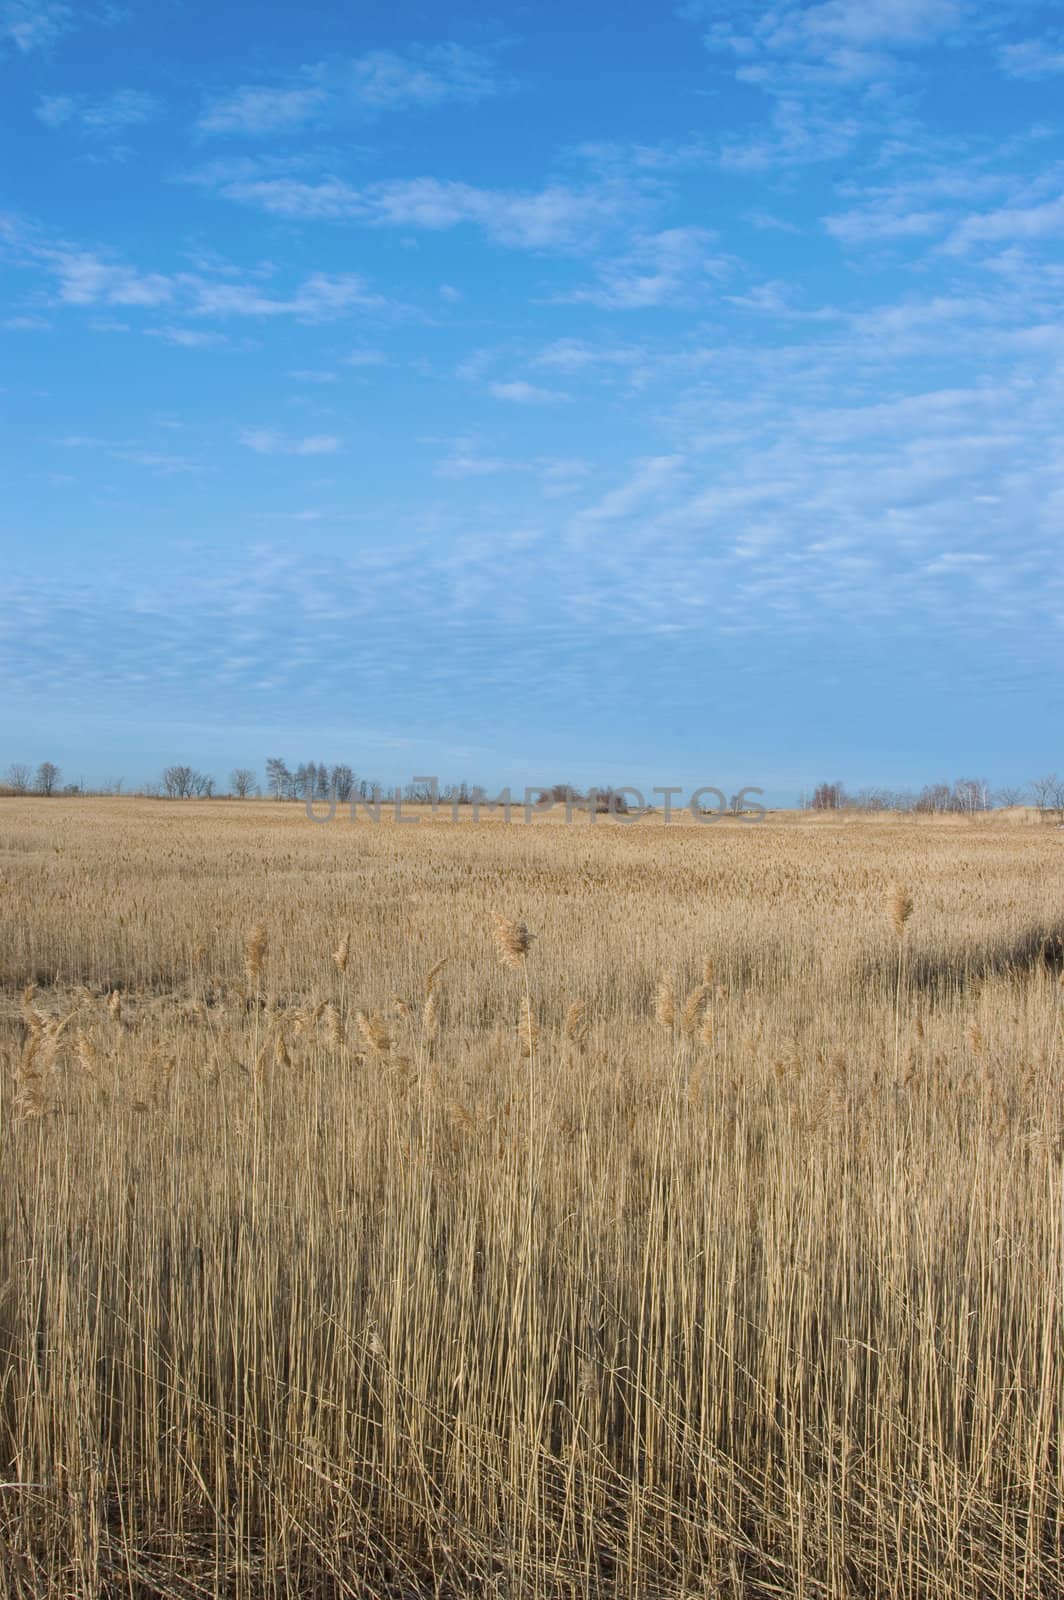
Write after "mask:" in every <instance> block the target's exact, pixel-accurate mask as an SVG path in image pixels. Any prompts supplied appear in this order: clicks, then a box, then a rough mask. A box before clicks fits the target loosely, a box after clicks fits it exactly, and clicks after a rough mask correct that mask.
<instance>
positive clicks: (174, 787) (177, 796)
mask: <svg viewBox="0 0 1064 1600" xmlns="http://www.w3.org/2000/svg"><path fill="white" fill-rule="evenodd" d="M195 778H196V774H195V773H194V772H193V770H192V768H191V767H185V766H173V767H166V768H164V770H163V793H164V794H165V795H166V798H167V799H168V800H188V799H189V798H190V797H191V795H192V794H193V792H194V789H193V784H194V782H195Z"/></svg>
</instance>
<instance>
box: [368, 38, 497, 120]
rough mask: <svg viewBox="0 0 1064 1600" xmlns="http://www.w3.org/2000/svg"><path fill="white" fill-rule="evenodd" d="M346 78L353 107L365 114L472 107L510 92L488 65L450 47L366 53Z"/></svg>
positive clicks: (461, 49) (468, 52) (472, 54)
mask: <svg viewBox="0 0 1064 1600" xmlns="http://www.w3.org/2000/svg"><path fill="white" fill-rule="evenodd" d="M351 79H352V88H353V93H354V98H355V101H356V103H357V104H358V105H360V106H362V107H364V108H365V109H366V110H367V111H371V112H379V111H394V110H398V109H402V108H405V107H411V106H414V107H428V106H437V105H443V104H444V103H446V102H447V101H457V102H460V103H462V102H464V103H472V102H475V101H477V100H484V99H486V98H488V97H489V96H491V95H496V94H499V93H501V92H503V91H504V90H506V89H508V88H511V87H512V83H511V82H510V80H509V79H506V78H504V77H502V76H501V75H500V74H499V72H498V71H497V69H496V67H495V64H494V63H493V62H492V61H490V60H488V59H487V58H486V57H484V56H482V55H478V54H477V53H476V52H475V51H473V50H467V49H465V48H464V47H463V46H462V45H459V44H454V43H448V44H439V45H431V46H429V47H427V48H424V49H416V48H415V49H414V50H412V51H410V52H409V53H407V54H405V55H401V54H399V53H398V52H397V51H394V50H371V51H369V52H368V53H367V54H366V55H364V56H360V57H359V58H358V59H357V60H356V61H353V62H352V63H351Z"/></svg>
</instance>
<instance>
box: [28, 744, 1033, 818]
mask: <svg viewBox="0 0 1064 1600" xmlns="http://www.w3.org/2000/svg"><path fill="white" fill-rule="evenodd" d="M0 789H2V790H3V791H4V792H6V793H8V794H15V795H30V794H35V795H42V796H45V797H50V796H53V795H59V794H64V795H78V794H83V793H88V792H92V793H95V794H121V793H122V792H123V780H122V779H121V778H114V779H111V780H110V781H109V782H107V783H103V784H100V785H98V786H97V787H96V788H95V789H94V790H91V791H89V790H86V789H85V788H84V787H83V786H82V785H81V784H76V783H67V784H64V783H63V781H62V772H61V771H60V769H59V767H58V766H57V765H56V763H55V762H54V761H42V762H40V763H39V764H38V765H37V766H36V767H35V768H34V767H30V766H28V765H27V764H26V763H24V762H21V761H16V762H12V764H11V765H10V766H9V767H8V768H7V771H6V772H5V773H4V775H3V780H2V782H0ZM263 790H265V793H266V794H267V795H269V796H270V797H271V798H272V799H274V800H306V799H308V798H309V799H310V800H317V801H326V802H328V801H331V800H332V799H333V797H334V796H335V798H336V801H337V803H338V804H340V805H347V804H348V803H349V802H350V801H351V800H352V799H356V800H369V799H371V798H372V797H373V796H374V795H375V794H379V796H380V798H381V799H382V800H384V801H386V802H391V801H393V800H395V799H396V798H401V799H403V800H405V801H406V802H408V803H409V804H411V805H418V804H421V805H428V804H430V803H431V804H437V805H441V806H453V805H472V804H473V803H474V802H475V801H480V802H481V803H486V802H487V801H488V800H489V799H490V796H489V795H488V793H487V791H486V790H485V789H483V788H482V787H480V786H479V785H471V784H469V783H467V782H465V781H464V780H463V781H462V782H460V783H450V784H445V785H442V786H439V787H438V788H434V787H433V785H432V784H430V783H429V782H428V781H427V780H421V781H420V782H413V783H410V784H407V785H405V786H404V787H402V788H399V789H394V788H382V787H381V785H380V784H378V783H377V782H376V781H375V780H373V779H371V778H363V777H359V776H357V775H356V773H355V771H354V769H353V768H352V767H351V766H350V765H349V764H348V763H347V762H343V761H341V762H327V761H299V762H296V763H295V764H293V765H291V766H290V765H289V763H288V762H287V761H286V760H285V759H284V758H283V757H281V756H270V757H269V759H268V760H267V762H266V768H265V784H264V785H262V786H260V782H259V775H258V773H257V772H255V770H254V769H253V768H252V767H234V769H233V771H232V772H231V773H230V775H229V788H228V791H219V789H218V786H217V783H216V780H215V779H214V777H213V776H211V774H210V773H206V772H201V771H199V770H198V769H197V768H195V767H192V766H187V765H184V764H182V763H174V764H173V765H171V766H168V767H164V768H163V771H162V773H161V774H160V776H159V778H158V779H156V780H154V781H153V782H151V783H148V784H145V785H144V787H143V788H142V789H141V790H140V791H139V792H140V793H141V794H143V795H146V796H151V797H158V798H161V799H167V800H195V799H201V800H209V799H211V798H214V797H217V796H218V795H219V793H220V792H227V793H228V794H229V795H230V796H232V797H233V798H235V799H238V800H248V799H252V798H254V797H256V796H258V795H260V794H261V793H263ZM540 794H541V796H542V797H543V798H542V800H541V803H540V809H546V808H547V807H548V806H549V805H550V804H551V802H553V803H554V804H555V805H564V804H568V805H571V806H574V807H576V806H583V807H585V808H586V807H587V805H588V804H589V803H591V802H593V803H594V807H595V810H596V811H601V812H605V811H608V810H610V809H611V798H610V797H611V795H613V790H612V788H611V786H610V785H608V784H606V785H601V786H600V785H595V784H593V785H592V786H591V787H590V788H588V789H586V790H581V789H579V788H577V787H576V786H575V785H571V784H565V783H556V784H553V785H550V786H548V787H547V788H545V789H543V790H541V791H540ZM515 803H516V797H515ZM1022 805H1030V806H1034V807H1036V808H1037V809H1038V810H1039V811H1041V812H1043V813H1050V814H1052V813H1056V814H1057V815H1058V816H1059V817H1060V818H1061V820H1062V821H1064V777H1060V776H1058V774H1057V773H1055V772H1049V773H1045V774H1044V775H1043V776H1042V777H1039V778H1035V779H1033V780H1032V781H1031V782H1030V783H1028V784H1025V785H1022V786H1005V787H1002V788H998V789H992V788H991V786H990V784H989V783H988V782H987V780H986V779H985V778H955V779H954V780H953V782H952V783H931V784H925V786H924V787H923V788H922V789H919V790H912V789H891V788H888V787H883V786H871V787H865V788H860V789H853V790H851V789H848V788H847V786H846V785H845V784H844V783H843V782H842V781H841V779H835V780H834V781H830V782H829V781H825V782H822V783H818V784H817V785H816V787H815V788H814V789H813V790H812V792H811V793H807V794H803V795H802V796H801V806H802V808H803V809H804V810H811V811H905V812H912V813H914V814H916V815H955V816H957V815H960V816H963V815H972V814H974V813H977V812H982V811H993V810H999V809H1001V808H1003V807H1006V806H1022ZM612 808H613V809H614V810H615V811H621V812H623V811H626V810H627V809H628V808H627V804H626V802H625V799H624V796H623V794H616V795H613V802H612Z"/></svg>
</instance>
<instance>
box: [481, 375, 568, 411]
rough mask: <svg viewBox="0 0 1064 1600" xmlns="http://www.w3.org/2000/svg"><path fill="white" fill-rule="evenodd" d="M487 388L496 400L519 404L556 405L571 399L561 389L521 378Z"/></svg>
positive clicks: (493, 384)
mask: <svg viewBox="0 0 1064 1600" xmlns="http://www.w3.org/2000/svg"><path fill="white" fill-rule="evenodd" d="M488 388H489V391H490V393H491V394H493V395H494V397H495V399H496V400H508V401H510V402H512V403H513V404H514V405H519V406H552V405H557V404H558V403H559V401H561V402H565V401H567V400H571V399H572V395H568V394H565V393H564V391H562V390H561V389H544V388H542V387H541V386H540V385H539V384H535V383H528V382H526V381H525V379H523V378H514V379H511V380H510V381H509V382H497V383H492V384H489V385H488Z"/></svg>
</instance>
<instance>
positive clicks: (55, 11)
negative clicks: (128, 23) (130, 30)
mask: <svg viewBox="0 0 1064 1600" xmlns="http://www.w3.org/2000/svg"><path fill="white" fill-rule="evenodd" d="M127 16H128V12H126V11H125V10H124V8H123V7H122V6H120V5H118V4H115V3H114V0H100V3H99V4H97V5H95V6H93V5H85V4H79V5H77V6H74V5H67V4H65V3H62V0H0V48H2V47H3V46H4V45H5V44H7V45H11V46H13V47H14V48H15V49H16V50H17V51H19V53H20V54H21V55H31V54H32V53H33V51H35V50H40V51H47V50H50V49H51V47H52V46H53V45H54V44H56V43H58V41H59V40H60V39H61V38H62V37H63V36H64V34H67V33H72V32H73V31H74V30H75V29H76V28H84V27H86V26H94V27H103V28H111V27H114V26H115V24H116V23H119V22H124V21H125V20H126V18H127Z"/></svg>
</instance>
